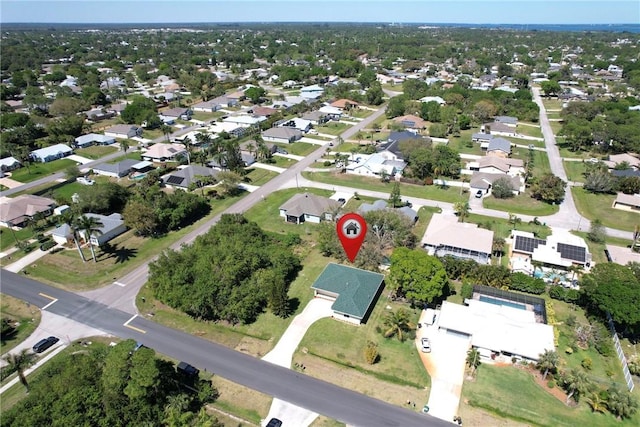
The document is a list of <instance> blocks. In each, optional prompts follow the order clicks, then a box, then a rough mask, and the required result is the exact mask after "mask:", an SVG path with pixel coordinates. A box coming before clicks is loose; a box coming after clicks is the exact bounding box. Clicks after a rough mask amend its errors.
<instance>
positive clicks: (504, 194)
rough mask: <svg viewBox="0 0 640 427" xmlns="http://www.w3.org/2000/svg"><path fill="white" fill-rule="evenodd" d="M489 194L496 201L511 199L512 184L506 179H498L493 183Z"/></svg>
mask: <svg viewBox="0 0 640 427" xmlns="http://www.w3.org/2000/svg"><path fill="white" fill-rule="evenodd" d="M491 194H493V197H495V198H498V199H508V198H510V197H513V196H514V194H513V184H511V180H510V179H509V178H507V177H502V178H498V179H496V180H495V181H494V182H493V185H492V187H491Z"/></svg>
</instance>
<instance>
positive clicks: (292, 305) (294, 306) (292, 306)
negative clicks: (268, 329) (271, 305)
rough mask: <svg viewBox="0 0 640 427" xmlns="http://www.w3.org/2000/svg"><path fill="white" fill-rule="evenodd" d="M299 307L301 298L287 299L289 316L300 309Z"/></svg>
mask: <svg viewBox="0 0 640 427" xmlns="http://www.w3.org/2000/svg"><path fill="white" fill-rule="evenodd" d="M298 307H300V300H299V299H298V298H289V301H287V317H289V316H291V315H292V314H293V313H295V312H296V311H298Z"/></svg>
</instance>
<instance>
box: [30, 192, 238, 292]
mask: <svg viewBox="0 0 640 427" xmlns="http://www.w3.org/2000/svg"><path fill="white" fill-rule="evenodd" d="M240 197H242V196H240ZM237 200H238V198H237V197H234V198H226V199H223V200H216V201H213V202H212V203H213V209H212V211H211V212H210V213H209V215H208V216H207V217H205V218H203V219H201V220H199V221H198V222H196V223H195V224H193V225H191V226H189V227H185V228H183V229H181V230H179V231H176V232H172V233H169V234H168V235H166V236H164V237H160V238H155V239H152V238H142V237H139V236H136V235H135V234H134V232H133V231H132V230H130V231H127V232H126V233H124V234H122V235H120V236H118V237H116V238H115V239H113V240H112V241H111V242H110V243H111V247H112V249H111V250H102V249H99V250H97V251H96V255H97V259H98V262H97V263H94V262H93V261H87V262H86V263H83V262H82V260H81V259H80V255H79V254H78V251H77V250H76V249H72V248H70V249H68V250H64V251H62V252H58V253H55V254H51V253H50V254H47V255H45V256H44V257H43V258H40V260H39V261H38V262H37V263H36V264H32V265H31V266H29V267H27V268H26V269H25V271H27V272H28V274H29V275H30V276H31V277H33V278H34V279H35V280H40V281H42V282H44V283H48V284H51V285H53V286H58V287H61V288H63V289H68V290H72V291H78V290H87V289H93V288H96V287H99V286H103V285H106V284H109V283H111V282H112V281H113V280H115V279H116V278H117V277H122V276H124V275H125V274H127V273H128V272H130V271H131V270H133V269H135V268H136V267H138V266H139V265H140V264H142V263H144V262H147V261H148V260H149V259H151V258H152V257H153V256H155V255H156V254H158V253H160V252H161V251H162V250H164V249H166V248H168V247H169V246H171V245H172V244H173V243H174V242H176V241H177V240H178V239H179V238H181V237H182V236H184V235H185V234H187V233H188V232H189V231H191V230H193V229H194V228H196V227H197V226H199V225H201V224H202V223H203V222H205V221H207V220H209V219H211V218H212V217H213V216H215V215H216V214H218V213H220V212H222V211H224V210H225V209H226V208H228V207H229V206H231V205H232V204H233V203H235V202H236V201H237ZM84 254H85V256H86V257H87V259H90V257H91V254H90V252H89V249H85V250H84Z"/></svg>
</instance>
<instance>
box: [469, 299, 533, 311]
mask: <svg viewBox="0 0 640 427" xmlns="http://www.w3.org/2000/svg"><path fill="white" fill-rule="evenodd" d="M480 301H482V302H488V303H489V304H494V305H505V306H507V307H511V308H517V309H518V310H526V309H527V306H525V305H524V304H518V303H516V302H511V301H505V300H502V299H496V298H491V297H488V296H486V295H480Z"/></svg>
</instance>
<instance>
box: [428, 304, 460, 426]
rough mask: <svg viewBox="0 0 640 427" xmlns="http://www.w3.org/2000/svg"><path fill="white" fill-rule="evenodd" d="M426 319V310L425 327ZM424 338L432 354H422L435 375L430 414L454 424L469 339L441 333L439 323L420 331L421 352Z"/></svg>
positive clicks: (429, 404)
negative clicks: (429, 343)
mask: <svg viewBox="0 0 640 427" xmlns="http://www.w3.org/2000/svg"><path fill="white" fill-rule="evenodd" d="M426 320H427V319H426V311H424V310H423V311H422V314H421V315H420V323H422V324H423V325H425V323H424V322H425V321H426ZM423 336H426V337H428V338H429V339H430V341H431V353H421V358H422V361H423V363H424V365H425V368H427V371H429V375H431V392H430V394H429V403H428V406H429V415H432V416H434V417H437V418H440V419H441V420H445V421H453V417H454V416H456V415H458V405H459V404H460V393H461V392H462V383H463V381H464V367H465V360H466V358H467V351H468V350H469V339H468V338H463V337H460V336H456V335H451V334H447V333H445V332H443V331H439V330H438V327H437V320H436V325H432V326H423V327H422V328H420V329H419V330H418V334H417V337H416V338H417V339H416V346H417V347H418V351H420V350H421V346H420V338H421V337H423Z"/></svg>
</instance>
